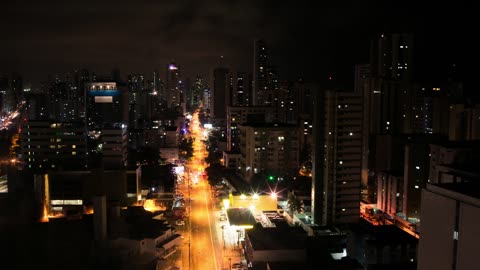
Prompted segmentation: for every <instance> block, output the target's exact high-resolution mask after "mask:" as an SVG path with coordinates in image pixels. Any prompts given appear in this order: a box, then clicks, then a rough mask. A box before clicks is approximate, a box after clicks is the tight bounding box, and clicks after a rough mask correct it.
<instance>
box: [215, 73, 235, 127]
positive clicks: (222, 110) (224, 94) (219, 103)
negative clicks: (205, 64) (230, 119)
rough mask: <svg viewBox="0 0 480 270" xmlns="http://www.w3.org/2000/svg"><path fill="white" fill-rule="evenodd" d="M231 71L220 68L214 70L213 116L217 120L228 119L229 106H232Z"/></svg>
mask: <svg viewBox="0 0 480 270" xmlns="http://www.w3.org/2000/svg"><path fill="white" fill-rule="evenodd" d="M230 85H231V84H230V77H229V70H228V69H227V68H224V67H218V68H215V69H214V70H213V93H212V99H213V101H212V105H213V108H212V115H213V117H214V118H217V119H225V118H226V117H227V106H229V105H231V104H232V100H231V98H232V96H231V95H232V93H231V91H230V90H231V88H230Z"/></svg>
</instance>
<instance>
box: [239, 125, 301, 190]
mask: <svg viewBox="0 0 480 270" xmlns="http://www.w3.org/2000/svg"><path fill="white" fill-rule="evenodd" d="M238 129H239V131H240V164H239V169H238V173H239V174H240V175H241V176H242V177H243V178H244V180H245V181H247V182H250V181H252V178H253V177H254V176H255V175H259V176H261V177H266V176H267V175H268V176H272V180H276V181H282V180H283V179H286V178H288V177H290V176H292V175H294V173H295V172H296V171H297V170H298V166H299V165H298V160H299V145H298V127H297V126H295V125H286V124H278V123H251V124H250V123H246V124H239V125H238Z"/></svg>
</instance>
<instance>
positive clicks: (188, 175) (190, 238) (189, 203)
mask: <svg viewBox="0 0 480 270" xmlns="http://www.w3.org/2000/svg"><path fill="white" fill-rule="evenodd" d="M187 172H188V174H187V185H188V186H187V188H188V269H189V270H190V269H191V267H190V244H191V242H192V213H191V210H192V206H191V200H190V169H188V171H187Z"/></svg>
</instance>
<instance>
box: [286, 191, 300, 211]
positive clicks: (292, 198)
mask: <svg viewBox="0 0 480 270" xmlns="http://www.w3.org/2000/svg"><path fill="white" fill-rule="evenodd" d="M287 204H288V208H289V209H290V212H291V213H292V215H293V214H295V212H300V211H301V210H302V201H301V200H300V199H298V198H297V196H296V195H295V193H294V192H293V191H291V192H288V198H287Z"/></svg>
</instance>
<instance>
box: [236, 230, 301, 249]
mask: <svg viewBox="0 0 480 270" xmlns="http://www.w3.org/2000/svg"><path fill="white" fill-rule="evenodd" d="M245 233H246V234H247V235H248V239H249V240H250V242H251V244H252V247H253V249H255V250H285V249H305V248H306V238H307V233H306V232H305V231H304V230H303V229H302V228H301V227H283V226H282V227H276V228H263V227H262V226H255V227H254V228H253V229H252V230H249V231H246V232H245Z"/></svg>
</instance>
